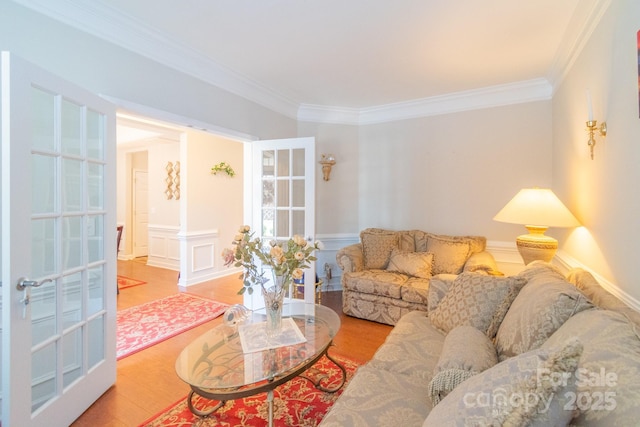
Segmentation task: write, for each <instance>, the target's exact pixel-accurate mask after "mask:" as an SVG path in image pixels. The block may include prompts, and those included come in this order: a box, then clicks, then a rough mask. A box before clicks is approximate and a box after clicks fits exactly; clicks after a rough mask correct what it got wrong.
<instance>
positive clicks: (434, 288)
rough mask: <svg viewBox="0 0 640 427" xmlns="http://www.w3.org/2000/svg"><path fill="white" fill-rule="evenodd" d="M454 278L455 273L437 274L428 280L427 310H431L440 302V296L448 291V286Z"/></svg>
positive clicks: (442, 296)
mask: <svg viewBox="0 0 640 427" xmlns="http://www.w3.org/2000/svg"><path fill="white" fill-rule="evenodd" d="M455 279H456V275H455V274H438V275H437V276H433V277H432V278H431V280H429V290H428V293H427V311H429V312H431V311H433V310H435V308H436V307H437V306H438V304H440V301H442V298H444V296H445V295H446V294H447V292H449V288H450V287H451V285H452V284H453V281H454V280H455Z"/></svg>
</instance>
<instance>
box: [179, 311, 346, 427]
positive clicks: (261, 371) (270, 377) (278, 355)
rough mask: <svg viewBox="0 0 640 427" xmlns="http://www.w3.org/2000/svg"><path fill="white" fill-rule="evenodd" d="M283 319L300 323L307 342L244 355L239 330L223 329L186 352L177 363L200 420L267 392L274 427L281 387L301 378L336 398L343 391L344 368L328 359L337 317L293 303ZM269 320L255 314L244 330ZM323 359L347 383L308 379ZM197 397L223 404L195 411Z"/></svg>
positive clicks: (260, 313)
mask: <svg viewBox="0 0 640 427" xmlns="http://www.w3.org/2000/svg"><path fill="white" fill-rule="evenodd" d="M282 316H283V322H284V321H285V320H286V319H287V318H290V319H291V320H293V322H295V325H296V326H297V327H298V329H299V331H300V332H301V335H302V336H304V340H305V341H304V342H302V343H298V344H293V345H284V346H280V347H276V348H269V349H264V350H259V351H254V352H251V353H245V352H244V351H243V347H242V343H241V339H240V334H239V329H238V327H232V326H228V325H226V324H222V325H218V326H216V327H214V328H213V329H211V330H209V331H207V332H206V333H204V334H203V335H201V336H200V337H198V338H197V339H195V340H194V341H193V342H192V343H191V344H189V345H188V346H187V347H186V348H185V349H184V350H182V352H181V353H180V355H179V356H178V359H177V361H176V372H177V374H178V376H179V377H180V378H181V379H182V380H183V381H184V382H186V383H187V384H189V385H190V386H191V392H190V393H189V396H188V397H187V399H188V402H187V403H188V406H189V409H190V410H191V412H193V413H194V414H195V415H198V416H201V417H204V416H208V415H210V414H212V413H213V412H214V411H216V410H217V409H219V408H220V407H222V406H223V405H224V404H225V402H226V401H227V400H235V399H241V398H243V397H247V396H252V395H255V394H259V393H264V392H266V393H267V402H268V407H269V425H270V426H271V425H273V389H274V388H276V387H277V386H279V385H280V384H283V383H285V382H287V381H289V380H291V379H292V378H294V377H297V376H300V377H303V378H306V379H307V380H309V381H311V382H312V383H313V384H314V385H315V387H316V388H318V389H319V390H322V391H325V392H328V393H335V392H336V391H338V390H339V389H340V388H341V387H342V386H343V385H344V383H345V381H346V371H345V369H344V367H343V366H341V365H340V364H339V363H338V362H336V360H335V359H333V358H331V356H330V355H329V354H328V349H329V347H330V346H331V343H332V341H333V338H334V337H335V335H336V333H337V332H338V329H340V318H339V317H338V315H337V314H336V312H334V311H333V310H331V309H330V308H328V307H325V306H322V305H317V304H308V303H304V302H291V303H288V304H285V305H284V307H283V310H282ZM265 319H266V315H265V314H264V311H263V310H257V311H254V312H251V314H250V316H249V318H248V319H247V320H246V321H245V324H250V325H253V324H256V323H259V322H264V321H265ZM287 322H289V321H287ZM245 340H246V338H245ZM245 345H246V342H245ZM322 356H326V357H327V358H328V359H329V360H330V361H331V362H333V363H334V364H335V365H336V366H337V367H338V368H340V370H341V371H342V379H341V381H340V382H339V383H338V384H337V385H335V386H334V387H331V388H327V387H325V386H323V381H324V380H325V379H327V377H322V376H320V377H319V378H318V379H317V380H315V381H314V380H312V379H310V378H308V377H305V376H304V372H305V371H306V370H307V369H309V368H310V367H311V366H313V365H314V364H315V363H316V362H317V361H318V360H319V359H320V358H321V357H322ZM195 395H199V396H202V397H204V398H206V399H210V400H214V401H218V404H216V405H215V406H214V407H213V408H211V409H209V410H206V411H201V410H199V409H198V408H196V407H195V405H194V402H193V398H194V396H195Z"/></svg>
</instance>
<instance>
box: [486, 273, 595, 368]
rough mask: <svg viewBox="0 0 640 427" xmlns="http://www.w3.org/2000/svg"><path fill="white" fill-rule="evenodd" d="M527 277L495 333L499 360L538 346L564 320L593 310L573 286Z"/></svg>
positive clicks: (556, 281)
mask: <svg viewBox="0 0 640 427" xmlns="http://www.w3.org/2000/svg"><path fill="white" fill-rule="evenodd" d="M549 280H550V281H542V280H536V278H530V279H529V282H528V283H527V286H525V287H524V288H522V290H521V291H520V294H519V295H518V297H517V298H516V299H515V301H513V304H511V309H510V310H509V312H508V313H507V314H506V316H505V317H504V320H503V321H502V324H501V325H500V328H499V329H498V333H497V334H496V348H497V350H498V356H499V358H500V360H505V359H506V358H508V357H512V356H516V355H518V354H521V353H524V352H526V351H529V350H533V349H535V348H538V347H540V346H541V345H542V344H543V343H544V342H545V341H546V340H547V339H548V338H549V337H550V336H551V335H552V334H553V333H554V332H555V331H556V330H558V328H559V327H560V326H562V325H563V324H564V323H565V322H566V321H567V319H569V318H570V317H571V316H573V315H574V314H576V313H578V312H580V311H583V310H586V309H588V308H591V307H593V304H591V302H590V301H589V300H588V299H587V298H586V297H585V296H584V295H583V294H582V292H580V290H579V289H577V288H576V287H575V286H573V285H571V284H570V283H568V282H566V281H564V280H558V279H557V278H554V277H553V276H550V279H549Z"/></svg>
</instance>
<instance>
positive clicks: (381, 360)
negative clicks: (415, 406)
mask: <svg viewBox="0 0 640 427" xmlns="http://www.w3.org/2000/svg"><path fill="white" fill-rule="evenodd" d="M444 339H445V336H444V334H443V333H442V332H441V331H439V330H437V329H436V328H435V327H433V325H432V324H431V322H430V321H429V318H428V317H427V316H426V313H424V312H418V311H413V312H411V313H408V314H405V315H404V316H402V317H401V318H400V320H399V321H398V323H397V324H396V326H395V327H394V328H393V329H392V330H391V333H390V334H389V335H388V336H387V338H386V340H385V342H384V345H382V346H381V347H380V348H378V350H377V351H376V353H375V354H374V355H373V358H372V359H371V361H370V362H369V365H371V366H375V367H376V368H377V369H381V370H385V371H390V372H395V373H397V374H403V375H411V376H417V377H420V378H421V379H422V380H423V381H424V384H425V389H426V387H427V385H428V384H429V381H430V380H431V378H432V377H433V368H434V366H435V365H436V363H437V362H438V358H439V357H440V354H441V353H442V346H443V344H444Z"/></svg>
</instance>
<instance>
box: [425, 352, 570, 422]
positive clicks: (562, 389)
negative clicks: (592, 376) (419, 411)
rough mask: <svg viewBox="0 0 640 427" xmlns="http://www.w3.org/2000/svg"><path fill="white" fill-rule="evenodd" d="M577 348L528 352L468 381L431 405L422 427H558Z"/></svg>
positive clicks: (564, 417)
mask: <svg viewBox="0 0 640 427" xmlns="http://www.w3.org/2000/svg"><path fill="white" fill-rule="evenodd" d="M581 354H582V344H581V343H580V342H579V341H577V340H572V341H571V342H569V343H567V344H565V345H564V346H563V347H562V348H559V349H558V348H556V349H553V350H542V349H538V350H533V351H532V352H528V353H523V354H521V355H520V356H517V357H513V358H511V359H508V360H506V361H504V362H502V363H498V364H497V365H495V366H493V367H492V368H489V369H487V370H486V371H484V372H482V373H480V374H478V375H475V376H473V377H472V378H470V379H468V380H467V381H465V382H464V384H461V385H460V386H458V387H457V388H456V389H455V390H453V391H452V392H451V393H449V395H448V396H447V397H445V398H444V399H443V400H442V401H441V402H440V403H439V404H438V405H436V406H435V407H434V408H433V410H432V411H431V413H429V416H428V417H427V419H426V420H425V422H424V424H423V427H431V426H437V427H440V426H444V425H447V426H448V425H474V426H475V425H483V426H485V425H486V426H522V425H528V426H549V425H554V426H564V425H567V424H568V423H569V422H570V421H571V418H572V417H573V411H572V410H567V409H566V408H565V407H566V406H567V403H569V402H570V397H571V396H572V395H575V388H576V375H575V371H576V368H577V367H578V361H579V359H580V355H581Z"/></svg>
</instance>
